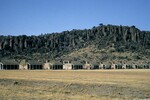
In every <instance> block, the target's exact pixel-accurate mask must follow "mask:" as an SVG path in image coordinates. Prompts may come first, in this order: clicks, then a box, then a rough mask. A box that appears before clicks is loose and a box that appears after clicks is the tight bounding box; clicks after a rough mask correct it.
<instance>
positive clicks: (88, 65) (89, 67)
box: [83, 61, 92, 70]
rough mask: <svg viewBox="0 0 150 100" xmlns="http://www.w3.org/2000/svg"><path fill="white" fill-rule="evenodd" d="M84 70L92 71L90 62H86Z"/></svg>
mask: <svg viewBox="0 0 150 100" xmlns="http://www.w3.org/2000/svg"><path fill="white" fill-rule="evenodd" d="M83 69H88V70H90V69H92V67H91V64H90V62H89V61H86V62H85V64H84V65H83Z"/></svg>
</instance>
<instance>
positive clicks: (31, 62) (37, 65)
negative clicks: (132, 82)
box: [27, 60, 43, 70]
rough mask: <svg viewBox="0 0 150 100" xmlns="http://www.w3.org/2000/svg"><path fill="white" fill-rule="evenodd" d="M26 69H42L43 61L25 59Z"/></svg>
mask: <svg viewBox="0 0 150 100" xmlns="http://www.w3.org/2000/svg"><path fill="white" fill-rule="evenodd" d="M27 69H30V70H38V69H43V63H42V62H39V61H35V60H29V61H27Z"/></svg>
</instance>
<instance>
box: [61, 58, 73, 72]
mask: <svg viewBox="0 0 150 100" xmlns="http://www.w3.org/2000/svg"><path fill="white" fill-rule="evenodd" d="M63 69H65V70H71V69H72V64H71V61H70V60H64V61H63Z"/></svg>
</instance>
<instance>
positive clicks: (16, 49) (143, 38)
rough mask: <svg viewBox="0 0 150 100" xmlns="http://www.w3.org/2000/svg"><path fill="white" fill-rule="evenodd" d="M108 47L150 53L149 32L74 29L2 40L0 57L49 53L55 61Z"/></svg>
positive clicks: (108, 27) (103, 27) (119, 28)
mask: <svg viewBox="0 0 150 100" xmlns="http://www.w3.org/2000/svg"><path fill="white" fill-rule="evenodd" d="M107 43H113V44H114V45H117V44H121V45H131V44H132V43H133V44H136V46H139V47H142V48H148V49H150V32H147V31H140V30H139V29H137V28H136V27H135V26H131V27H128V26H114V25H100V26H98V27H93V28H92V29H85V30H75V29H74V30H72V31H64V32H61V33H52V34H45V35H39V36H26V35H22V36H0V54H1V56H3V57H5V56H12V55H16V54H19V55H26V56H27V55H32V54H34V53H40V54H46V53H50V54H49V55H50V57H52V58H55V57H58V56H60V55H62V54H64V53H68V52H72V51H73V50H77V49H79V48H83V47H86V46H88V45H89V44H94V45H97V46H98V47H103V46H106V44H107ZM129 47H130V46H129ZM129 49H130V48H129ZM43 56H44V55H43ZM44 57H47V56H44ZM48 57H49V56H48Z"/></svg>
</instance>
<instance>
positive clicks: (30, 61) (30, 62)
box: [27, 60, 43, 65]
mask: <svg viewBox="0 0 150 100" xmlns="http://www.w3.org/2000/svg"><path fill="white" fill-rule="evenodd" d="M27 63H28V64H30V65H43V63H42V62H39V61H35V60H29V61H27Z"/></svg>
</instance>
